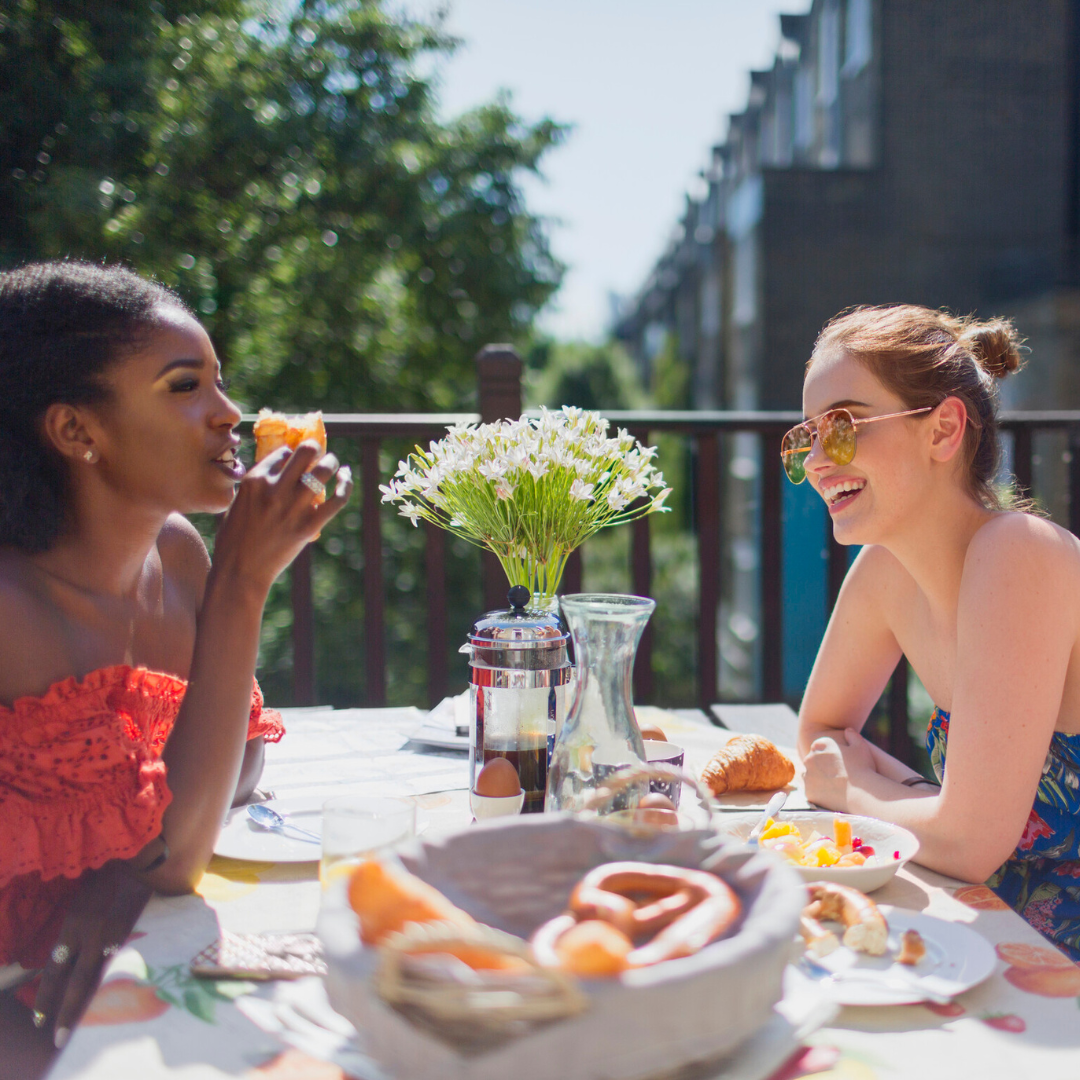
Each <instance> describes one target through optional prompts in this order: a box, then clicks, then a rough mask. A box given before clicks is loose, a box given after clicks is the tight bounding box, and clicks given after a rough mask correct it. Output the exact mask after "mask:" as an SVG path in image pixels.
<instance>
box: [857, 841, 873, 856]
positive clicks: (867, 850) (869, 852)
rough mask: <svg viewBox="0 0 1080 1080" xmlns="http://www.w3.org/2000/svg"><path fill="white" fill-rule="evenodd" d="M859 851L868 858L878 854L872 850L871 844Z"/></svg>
mask: <svg viewBox="0 0 1080 1080" xmlns="http://www.w3.org/2000/svg"><path fill="white" fill-rule="evenodd" d="M859 850H860V851H861V852H862V853H863V854H864V855H865V856H866V857H867V858H870V856H871V855H875V854H877V853H876V852H875V851H874V849H873V848H872V847H871V846H870V845H869V844H863V846H862V847H861V848H859Z"/></svg>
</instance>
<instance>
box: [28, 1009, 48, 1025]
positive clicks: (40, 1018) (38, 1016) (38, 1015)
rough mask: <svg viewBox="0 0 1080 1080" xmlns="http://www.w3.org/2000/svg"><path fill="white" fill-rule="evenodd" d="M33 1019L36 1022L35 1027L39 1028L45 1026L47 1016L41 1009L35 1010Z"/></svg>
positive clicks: (32, 1015)
mask: <svg viewBox="0 0 1080 1080" xmlns="http://www.w3.org/2000/svg"><path fill="white" fill-rule="evenodd" d="M31 1018H32V1019H33V1021H34V1027H36V1028H39V1027H43V1026H44V1024H45V1014H44V1013H43V1012H42V1011H41V1010H40V1009H35V1010H34V1011H33V1013H31Z"/></svg>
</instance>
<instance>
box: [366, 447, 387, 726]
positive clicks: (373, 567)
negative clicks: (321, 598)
mask: <svg viewBox="0 0 1080 1080" xmlns="http://www.w3.org/2000/svg"><path fill="white" fill-rule="evenodd" d="M360 473H361V483H362V485H363V494H362V498H363V500H364V502H363V525H362V528H363V545H364V669H365V675H366V676H367V704H368V707H369V708H378V707H379V706H382V705H385V704H386V643H385V641H384V635H385V633H386V627H385V621H384V608H385V599H384V596H383V568H382V529H381V525H380V521H379V506H380V502H381V499H380V496H379V479H380V476H379V440H378V439H377V438H375V439H361V440H360Z"/></svg>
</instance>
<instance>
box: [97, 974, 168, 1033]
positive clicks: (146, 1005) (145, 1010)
mask: <svg viewBox="0 0 1080 1080" xmlns="http://www.w3.org/2000/svg"><path fill="white" fill-rule="evenodd" d="M168 1007H169V1005H168V1003H167V1002H164V1001H162V1000H161V998H159V997H158V996H157V994H155V993H154V988H153V987H152V986H150V985H149V983H144V982H139V981H138V980H137V979H127V978H120V979H112V980H111V981H110V982H107V983H105V984H104V985H103V986H102V987H101V988H100V989H99V990H98V992H97V993H96V994H95V995H94V998H93V1000H92V1001H91V1002H90V1007H89V1008H88V1009H87V1010H86V1013H85V1015H84V1016H83V1018H82V1020H81V1021H80V1023H82V1024H84V1025H95V1024H134V1023H139V1022H141V1021H144V1020H153V1019H154V1017H155V1016H160V1015H161V1014H162V1013H163V1012H164V1011H165V1010H166V1009H167V1008H168Z"/></svg>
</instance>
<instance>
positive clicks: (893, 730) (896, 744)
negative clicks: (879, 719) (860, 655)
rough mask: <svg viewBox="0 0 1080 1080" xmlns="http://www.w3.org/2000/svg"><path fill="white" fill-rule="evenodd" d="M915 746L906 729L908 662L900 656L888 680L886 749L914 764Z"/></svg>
mask: <svg viewBox="0 0 1080 1080" xmlns="http://www.w3.org/2000/svg"><path fill="white" fill-rule="evenodd" d="M914 750H915V746H914V743H913V742H912V740H911V734H910V733H909V731H908V662H907V659H906V657H903V656H901V657H900V662H899V663H898V664H897V665H896V670H895V671H894V672H893V674H892V679H891V681H890V682H889V743H888V751H889V753H890V754H892V756H893V757H894V758H896V759H897V760H899V761H903V762H904V763H905V764H907V765H912V764H914V761H915V754H914Z"/></svg>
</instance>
